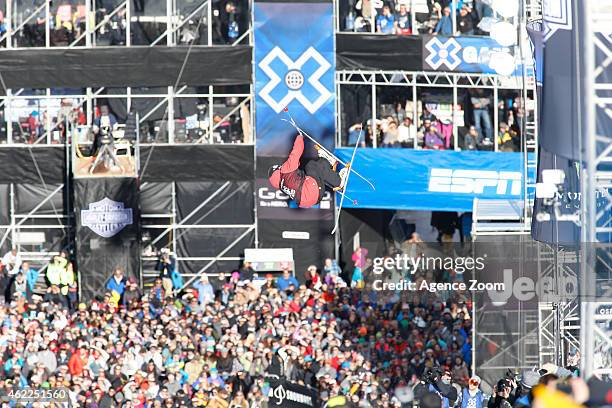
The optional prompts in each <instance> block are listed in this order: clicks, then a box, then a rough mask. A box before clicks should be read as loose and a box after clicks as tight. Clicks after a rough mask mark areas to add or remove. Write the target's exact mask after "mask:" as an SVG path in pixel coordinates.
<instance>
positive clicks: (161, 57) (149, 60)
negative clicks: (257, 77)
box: [0, 45, 252, 92]
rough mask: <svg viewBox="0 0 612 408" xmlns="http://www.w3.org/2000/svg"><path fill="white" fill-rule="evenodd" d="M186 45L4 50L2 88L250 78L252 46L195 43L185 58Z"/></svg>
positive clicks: (243, 81)
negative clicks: (200, 44) (198, 44)
mask: <svg viewBox="0 0 612 408" xmlns="http://www.w3.org/2000/svg"><path fill="white" fill-rule="evenodd" d="M188 49H189V47H186V46H178V47H129V48H126V47H96V48H95V49H36V50H27V49H20V50H3V51H2V58H0V72H2V77H3V80H4V84H3V85H4V87H5V88H14V89H19V88H86V87H122V88H124V87H128V86H130V87H142V86H175V85H178V86H180V85H191V86H196V85H200V86H201V85H239V84H249V83H251V74H252V72H251V54H252V50H251V47H249V46H242V45H239V46H235V47H232V46H216V47H207V46H194V47H191V50H190V51H189V56H188V58H187V52H188ZM185 61H186V63H185V64H184V62H185ZM183 64H184V66H183ZM181 69H182V73H181ZM179 73H181V75H180V80H179V81H178V83H177V79H178V78H179ZM1 92H4V89H2V90H1Z"/></svg>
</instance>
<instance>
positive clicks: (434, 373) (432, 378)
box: [423, 367, 442, 384]
mask: <svg viewBox="0 0 612 408" xmlns="http://www.w3.org/2000/svg"><path fill="white" fill-rule="evenodd" d="M440 376H442V370H440V369H439V368H437V367H434V368H430V369H429V370H426V371H425V372H424V373H423V381H424V382H426V383H428V384H435V383H436V381H438V379H439V378H440Z"/></svg>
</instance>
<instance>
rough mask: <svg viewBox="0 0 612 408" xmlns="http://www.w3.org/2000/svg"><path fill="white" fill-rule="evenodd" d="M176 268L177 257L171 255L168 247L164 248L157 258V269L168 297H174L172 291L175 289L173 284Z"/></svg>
mask: <svg viewBox="0 0 612 408" xmlns="http://www.w3.org/2000/svg"><path fill="white" fill-rule="evenodd" d="M175 268H176V259H175V258H174V257H173V256H172V255H170V250H169V249H168V248H162V250H161V252H160V255H159V259H158V260H157V270H158V271H159V278H160V279H161V280H162V286H163V287H164V294H165V297H166V298H171V297H172V291H173V289H174V285H173V284H172V273H173V272H174V269H175Z"/></svg>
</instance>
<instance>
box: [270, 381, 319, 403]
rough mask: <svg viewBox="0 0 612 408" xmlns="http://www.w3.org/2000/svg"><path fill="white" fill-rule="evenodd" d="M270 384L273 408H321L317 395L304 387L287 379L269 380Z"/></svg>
mask: <svg viewBox="0 0 612 408" xmlns="http://www.w3.org/2000/svg"><path fill="white" fill-rule="evenodd" d="M267 380H268V383H269V384H270V396H269V398H270V403H269V405H270V406H272V407H283V408H308V407H310V408H312V407H314V408H317V407H319V406H320V403H319V399H318V398H317V393H316V392H315V391H314V390H313V389H312V388H308V387H305V386H303V385H299V384H294V383H291V382H289V381H287V380H285V379H275V378H270V377H268V378H267Z"/></svg>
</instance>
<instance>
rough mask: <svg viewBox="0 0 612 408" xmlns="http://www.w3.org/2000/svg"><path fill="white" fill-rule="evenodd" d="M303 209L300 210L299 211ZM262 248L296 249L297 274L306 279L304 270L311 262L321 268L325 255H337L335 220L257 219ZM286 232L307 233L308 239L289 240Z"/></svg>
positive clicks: (326, 256) (302, 279)
mask: <svg viewBox="0 0 612 408" xmlns="http://www.w3.org/2000/svg"><path fill="white" fill-rule="evenodd" d="M295 211H299V210H295ZM257 226H258V237H259V247H260V248H292V249H293V259H294V260H295V274H296V278H297V279H298V280H299V281H300V282H304V280H305V278H304V272H305V271H306V269H307V268H308V266H309V265H316V266H317V267H321V264H322V262H323V260H324V259H325V258H334V252H335V251H334V237H333V235H331V230H332V229H333V228H334V226H333V221H331V222H330V221H329V220H325V219H314V220H295V219H293V220H286V219H285V220H283V219H279V220H273V219H262V218H259V219H258V220H257ZM283 231H290V232H306V233H308V235H309V237H308V239H286V238H283Z"/></svg>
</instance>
